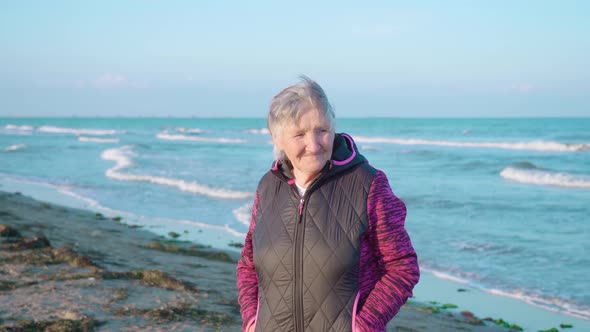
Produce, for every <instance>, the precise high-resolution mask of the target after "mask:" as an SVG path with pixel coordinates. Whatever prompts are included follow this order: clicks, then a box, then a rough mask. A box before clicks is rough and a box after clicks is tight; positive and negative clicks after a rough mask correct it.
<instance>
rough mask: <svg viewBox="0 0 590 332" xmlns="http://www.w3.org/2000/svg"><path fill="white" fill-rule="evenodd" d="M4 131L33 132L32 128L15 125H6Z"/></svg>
mask: <svg viewBox="0 0 590 332" xmlns="http://www.w3.org/2000/svg"><path fill="white" fill-rule="evenodd" d="M4 129H6V130H19V131H33V129H34V128H33V127H32V126H26V125H25V126H17V125H11V124H7V125H6V126H4Z"/></svg>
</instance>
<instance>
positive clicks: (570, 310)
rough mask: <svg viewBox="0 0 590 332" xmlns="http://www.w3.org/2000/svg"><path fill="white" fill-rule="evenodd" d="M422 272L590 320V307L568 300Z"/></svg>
mask: <svg viewBox="0 0 590 332" xmlns="http://www.w3.org/2000/svg"><path fill="white" fill-rule="evenodd" d="M420 271H422V272H427V273H430V274H432V275H433V276H434V277H436V278H438V279H441V280H447V281H451V282H454V283H458V284H462V285H469V286H470V287H474V288H476V289H478V290H481V291H483V292H486V293H489V294H492V295H496V296H502V297H508V298H511V299H514V300H517V301H521V302H524V303H526V304H528V305H531V306H534V307H537V308H541V309H544V310H547V311H551V312H556V313H560V314H564V315H568V316H571V317H575V318H581V319H590V307H588V306H583V305H578V304H575V303H572V302H571V301H568V300H564V299H560V298H557V297H547V296H542V295H539V294H533V293H532V292H526V291H523V290H520V289H515V290H500V289H497V288H486V287H485V286H482V285H480V284H477V283H474V282H473V281H472V280H470V279H471V278H469V279H468V278H465V277H462V276H458V275H457V274H456V273H455V274H453V273H449V272H444V271H440V270H433V269H430V268H427V267H423V266H420ZM459 274H461V273H459ZM473 277H475V276H473Z"/></svg>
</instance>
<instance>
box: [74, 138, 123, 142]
mask: <svg viewBox="0 0 590 332" xmlns="http://www.w3.org/2000/svg"><path fill="white" fill-rule="evenodd" d="M78 141H80V142H93V143H119V139H118V138H95V137H85V136H80V137H78Z"/></svg>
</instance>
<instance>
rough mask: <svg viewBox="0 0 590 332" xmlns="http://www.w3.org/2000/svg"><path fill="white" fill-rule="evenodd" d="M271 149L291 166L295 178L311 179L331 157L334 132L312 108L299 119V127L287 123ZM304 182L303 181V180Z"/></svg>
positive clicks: (326, 121) (325, 119)
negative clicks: (283, 154) (277, 150)
mask: <svg viewBox="0 0 590 332" xmlns="http://www.w3.org/2000/svg"><path fill="white" fill-rule="evenodd" d="M273 141H274V144H275V146H276V147H277V148H278V149H279V150H282V151H284V152H285V154H286V155H287V158H289V160H290V161H291V163H292V164H293V173H294V174H295V177H296V178H298V179H299V177H301V176H303V177H307V178H308V179H309V178H313V177H315V176H316V175H317V174H318V173H319V172H320V171H321V170H322V168H323V167H324V166H325V165H326V162H327V161H328V160H330V157H331V156H332V145H333V144H334V131H333V130H332V126H331V125H330V120H329V119H328V118H326V117H325V116H324V114H323V113H322V112H320V111H318V110H317V109H315V108H312V109H310V110H308V111H306V112H305V113H303V114H302V115H301V118H300V120H299V123H288V124H287V125H285V126H284V127H283V128H282V133H281V134H280V135H278V137H275V136H274V135H273ZM304 180H306V179H304Z"/></svg>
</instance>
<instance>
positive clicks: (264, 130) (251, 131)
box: [246, 128, 270, 135]
mask: <svg viewBox="0 0 590 332" xmlns="http://www.w3.org/2000/svg"><path fill="white" fill-rule="evenodd" d="M246 132H247V133H248V134H252V135H270V131H269V130H268V129H267V128H260V129H248V130H246Z"/></svg>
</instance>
